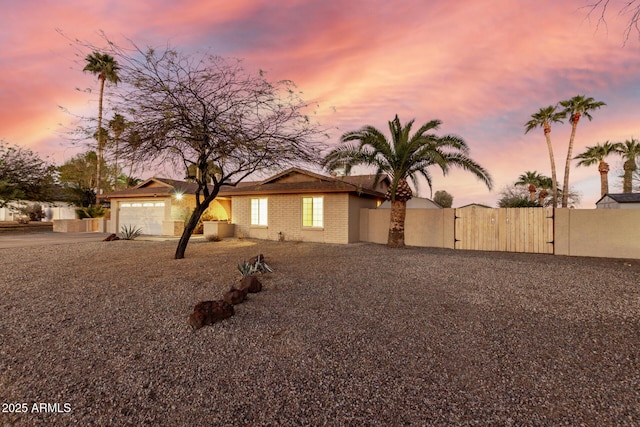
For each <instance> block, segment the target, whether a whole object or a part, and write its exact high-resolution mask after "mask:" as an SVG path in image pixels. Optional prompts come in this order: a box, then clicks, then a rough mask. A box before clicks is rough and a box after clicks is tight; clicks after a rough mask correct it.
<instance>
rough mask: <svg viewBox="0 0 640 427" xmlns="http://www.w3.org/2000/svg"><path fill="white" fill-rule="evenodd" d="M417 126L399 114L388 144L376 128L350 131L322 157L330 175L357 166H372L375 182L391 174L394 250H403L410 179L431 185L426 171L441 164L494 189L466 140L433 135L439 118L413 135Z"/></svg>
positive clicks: (391, 243) (391, 125)
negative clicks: (404, 121) (413, 127)
mask: <svg viewBox="0 0 640 427" xmlns="http://www.w3.org/2000/svg"><path fill="white" fill-rule="evenodd" d="M413 123H414V120H411V121H409V122H408V123H406V124H405V125H404V126H402V124H401V123H400V119H399V118H398V116H397V115H396V117H395V118H394V119H393V120H392V121H390V122H389V130H390V132H391V139H390V140H389V139H387V137H385V135H384V134H383V133H382V132H381V131H379V130H378V129H376V128H375V127H373V126H363V127H362V128H360V129H359V130H354V131H349V132H346V133H345V134H344V135H342V137H341V138H340V142H341V145H340V146H338V147H336V148H334V149H333V150H331V151H330V152H329V153H328V154H327V155H326V157H325V159H324V166H325V167H326V168H327V169H329V170H330V171H332V170H335V169H337V168H341V167H344V168H345V173H347V174H348V173H349V172H350V171H351V168H352V167H353V166H356V165H364V166H373V167H374V168H376V175H375V182H376V183H377V182H379V180H380V178H381V177H382V176H383V174H386V175H388V177H389V179H390V180H391V186H390V187H389V191H388V192H387V195H386V198H387V199H388V200H390V201H391V220H390V223H389V237H388V245H389V246H390V247H402V246H404V221H405V216H406V209H407V201H408V200H409V199H411V197H412V191H411V188H410V187H409V184H408V182H407V179H411V181H413V183H414V185H416V184H417V182H416V181H417V179H418V177H423V178H424V179H426V181H427V183H428V184H429V187H432V180H431V174H430V173H429V171H428V170H427V169H428V168H429V167H430V166H433V165H436V166H439V167H440V169H441V170H442V172H443V174H446V173H447V172H448V171H449V168H450V167H451V166H456V167H460V168H462V169H464V170H467V171H469V172H471V173H473V174H475V175H476V176H477V177H478V178H479V179H480V180H481V181H482V182H484V183H485V184H486V185H487V187H488V188H489V189H491V186H492V180H491V176H490V175H489V173H488V172H487V171H486V170H485V169H484V168H482V166H480V165H479V164H478V163H476V162H475V161H473V160H472V159H471V158H470V157H469V147H468V146H467V143H466V142H465V141H464V140H463V139H462V138H460V137H458V136H455V135H445V136H437V135H435V134H433V133H429V132H431V131H435V130H437V129H438V127H439V126H440V124H441V121H440V120H431V121H430V122H427V123H425V124H423V125H422V126H421V127H420V128H419V129H418V130H417V131H416V132H415V133H414V134H413V135H411V128H412V126H413ZM352 141H354V142H355V141H358V143H353V142H352Z"/></svg>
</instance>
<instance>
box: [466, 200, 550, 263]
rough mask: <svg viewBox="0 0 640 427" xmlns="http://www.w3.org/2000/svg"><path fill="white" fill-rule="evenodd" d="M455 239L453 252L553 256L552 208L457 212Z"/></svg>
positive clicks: (481, 209)
mask: <svg viewBox="0 0 640 427" xmlns="http://www.w3.org/2000/svg"><path fill="white" fill-rule="evenodd" d="M454 236H455V237H454V239H455V248H456V249H471V250H483V251H505V252H531V253H544V254H552V253H554V248H553V240H554V236H553V209H551V208H548V209H541V208H508V209H507V208H502V209H487V208H483V207H476V206H470V207H466V208H461V209H456V211H455V235H454Z"/></svg>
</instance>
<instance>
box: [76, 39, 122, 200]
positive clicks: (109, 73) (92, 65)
mask: <svg viewBox="0 0 640 427" xmlns="http://www.w3.org/2000/svg"><path fill="white" fill-rule="evenodd" d="M85 61H86V62H87V65H85V67H84V68H83V69H82V71H88V72H90V73H91V74H94V75H97V76H98V80H99V81H100V93H99V95H98V133H97V138H98V168H97V171H96V175H97V177H96V182H97V186H98V187H97V191H96V199H97V202H98V203H100V194H101V191H100V188H101V185H100V183H101V182H102V171H101V167H100V164H101V163H102V159H103V157H104V155H103V150H104V142H105V136H106V135H105V132H103V131H102V100H103V98H104V85H105V82H107V81H109V82H110V83H113V84H118V82H119V81H120V77H118V71H119V70H120V67H119V66H118V63H117V62H116V60H115V59H114V58H113V57H112V56H111V55H108V54H106V53H105V54H102V53H100V52H93V53H92V54H90V55H87V57H86V58H85Z"/></svg>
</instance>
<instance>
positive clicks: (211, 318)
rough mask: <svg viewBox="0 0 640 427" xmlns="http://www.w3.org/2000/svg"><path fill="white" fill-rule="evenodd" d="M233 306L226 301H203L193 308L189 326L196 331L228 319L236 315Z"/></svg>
mask: <svg viewBox="0 0 640 427" xmlns="http://www.w3.org/2000/svg"><path fill="white" fill-rule="evenodd" d="M234 313H235V312H234V310H233V305H231V304H228V303H226V302H225V301H221V300H217V301H201V302H199V303H198V304H196V306H195V307H194V308H193V313H191V315H190V316H189V325H190V326H191V328H192V329H193V330H194V331H195V330H196V329H200V328H202V327H203V326H205V325H212V324H213V323H214V322H215V321H216V320H223V319H227V318H229V317H231V316H233V315H234Z"/></svg>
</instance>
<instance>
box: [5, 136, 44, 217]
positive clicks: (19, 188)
mask: <svg viewBox="0 0 640 427" xmlns="http://www.w3.org/2000/svg"><path fill="white" fill-rule="evenodd" d="M55 180H56V170H55V166H53V165H52V164H50V163H49V162H47V161H46V160H43V159H41V158H40V157H39V156H38V155H37V154H36V153H34V152H33V151H31V150H29V149H27V148H23V147H20V146H18V145H9V144H8V143H7V142H5V141H3V140H0V207H4V206H6V205H7V204H8V203H9V202H12V201H16V200H29V201H34V202H49V201H53V199H54V198H55V194H56V193H55V190H56V188H55Z"/></svg>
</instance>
